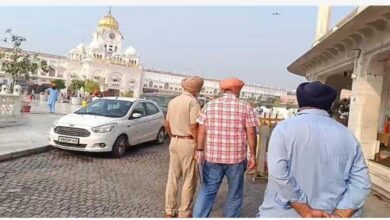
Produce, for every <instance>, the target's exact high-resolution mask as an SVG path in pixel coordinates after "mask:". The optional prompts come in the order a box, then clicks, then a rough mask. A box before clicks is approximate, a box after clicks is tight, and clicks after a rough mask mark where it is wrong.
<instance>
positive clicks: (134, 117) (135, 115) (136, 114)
mask: <svg viewBox="0 0 390 220" xmlns="http://www.w3.org/2000/svg"><path fill="white" fill-rule="evenodd" d="M141 117H142V114H141V113H133V114H131V117H130V119H136V118H141Z"/></svg>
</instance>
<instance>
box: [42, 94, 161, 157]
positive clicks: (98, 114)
mask: <svg viewBox="0 0 390 220" xmlns="http://www.w3.org/2000/svg"><path fill="white" fill-rule="evenodd" d="M164 139H165V130H164V115H163V112H162V110H161V109H160V108H159V107H158V105H157V104H155V103H154V102H152V101H148V100H143V99H132V98H123V97H105V98H100V99H97V100H95V101H93V102H91V103H90V104H88V105H87V106H85V107H83V108H81V109H79V110H77V111H76V112H74V113H72V114H69V115H66V116H64V117H62V118H60V119H59V120H58V121H56V122H54V124H53V126H52V128H51V129H50V137H49V143H50V145H52V146H54V147H57V148H61V149H65V150H74V151H88V152H111V153H112V155H113V156H116V157H120V156H122V155H123V154H124V153H125V150H126V147H127V146H131V145H136V144H140V143H144V142H148V141H155V142H156V143H157V144H162V143H163V142H164Z"/></svg>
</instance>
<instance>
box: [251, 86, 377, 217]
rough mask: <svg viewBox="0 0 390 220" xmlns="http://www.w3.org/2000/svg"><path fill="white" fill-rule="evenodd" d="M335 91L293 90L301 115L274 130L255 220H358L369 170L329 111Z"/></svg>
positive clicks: (347, 132)
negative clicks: (341, 219)
mask: <svg viewBox="0 0 390 220" xmlns="http://www.w3.org/2000/svg"><path fill="white" fill-rule="evenodd" d="M336 95H337V92H336V90H335V89H334V88H333V87H331V86H328V85H325V84H322V83H320V82H311V83H302V84H301V85H299V86H298V88H297V99H298V104H299V107H300V112H299V113H298V115H297V116H295V117H293V118H290V119H287V120H285V121H283V122H280V123H279V124H278V125H277V126H276V127H275V129H274V131H273V133H272V135H271V139H270V143H269V150H268V169H269V177H268V185H267V188H266V191H265V195H264V201H263V204H262V205H261V206H260V208H259V213H258V217H359V216H360V215H361V210H362V207H363V205H364V202H365V200H366V198H367V195H368V193H369V192H370V188H371V183H370V178H369V174H368V168H367V165H366V162H365V159H364V156H363V153H362V150H361V146H360V144H359V142H358V141H357V140H356V138H355V137H354V135H353V134H352V132H351V131H350V130H349V129H348V128H346V127H345V126H343V125H342V124H340V123H338V122H337V121H335V120H334V119H332V118H331V117H330V116H329V114H328V112H329V110H330V107H331V105H332V103H333V101H334V100H335V98H336Z"/></svg>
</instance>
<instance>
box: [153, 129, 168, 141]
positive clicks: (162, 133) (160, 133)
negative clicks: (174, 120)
mask: <svg viewBox="0 0 390 220" xmlns="http://www.w3.org/2000/svg"><path fill="white" fill-rule="evenodd" d="M165 136H166V135H165V130H164V128H160V130H159V131H158V133H157V137H156V140H155V141H154V142H155V143H156V144H163V143H164V141H165Z"/></svg>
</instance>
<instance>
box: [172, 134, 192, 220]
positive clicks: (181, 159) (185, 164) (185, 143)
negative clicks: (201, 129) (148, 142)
mask: <svg viewBox="0 0 390 220" xmlns="http://www.w3.org/2000/svg"><path fill="white" fill-rule="evenodd" d="M195 147H196V146H195V141H194V140H191V139H179V138H172V139H171V143H170V145H169V157H170V159H169V171H168V181H167V188H166V192H165V212H166V214H169V215H174V214H175V212H176V209H177V205H178V204H177V194H178V182H179V181H180V178H181V177H183V186H182V190H181V199H180V205H179V209H178V211H179V217H188V216H189V215H191V213H192V212H191V209H192V202H193V198H194V194H195V190H196V161H195V159H194V153H195Z"/></svg>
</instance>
